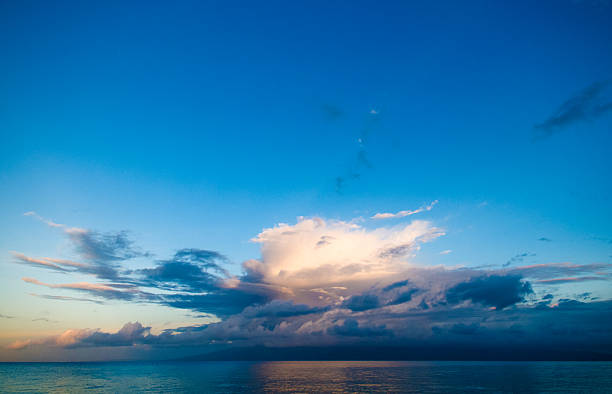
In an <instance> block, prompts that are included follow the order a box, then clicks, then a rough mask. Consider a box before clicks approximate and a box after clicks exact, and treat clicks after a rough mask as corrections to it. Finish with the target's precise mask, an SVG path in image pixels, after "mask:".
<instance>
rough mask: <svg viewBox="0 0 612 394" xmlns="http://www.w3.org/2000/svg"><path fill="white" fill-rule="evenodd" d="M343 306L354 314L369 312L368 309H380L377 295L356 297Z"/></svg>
mask: <svg viewBox="0 0 612 394" xmlns="http://www.w3.org/2000/svg"><path fill="white" fill-rule="evenodd" d="M342 306H343V307H344V308H348V309H350V310H352V311H353V312H358V311H367V310H368V309H374V308H378V307H379V306H380V301H379V300H378V297H377V296H376V295H375V294H363V295H354V296H352V297H350V298H349V299H348V300H346V301H345V302H344V303H343V304H342Z"/></svg>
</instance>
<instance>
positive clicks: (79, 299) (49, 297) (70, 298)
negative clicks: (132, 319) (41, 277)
mask: <svg viewBox="0 0 612 394" xmlns="http://www.w3.org/2000/svg"><path fill="white" fill-rule="evenodd" d="M29 294H30V295H31V296H33V297H38V298H45V299H48V300H60V301H83V302H93V303H95V304H104V302H102V301H100V300H94V299H91V298H79V297H68V296H58V295H49V294H36V293H29Z"/></svg>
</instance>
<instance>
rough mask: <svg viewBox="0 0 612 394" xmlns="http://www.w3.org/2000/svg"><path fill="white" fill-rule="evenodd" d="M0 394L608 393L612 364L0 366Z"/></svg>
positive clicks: (334, 363)
mask: <svg viewBox="0 0 612 394" xmlns="http://www.w3.org/2000/svg"><path fill="white" fill-rule="evenodd" d="M0 392H3V393H5V392H6V393H24V392H38V393H49V392H51V393H57V392H61V393H66V392H69V393H79V392H94V393H97V392H100V393H123V392H134V393H143V392H166V393H245V392H246V393H257V392H270V393H285V392H288V393H317V392H326V393H361V392H363V393H468V392H470V393H473V392H477V393H481V392H482V393H505V392H508V393H510V392H513V393H532V392H533V393H558V392H572V393H606V392H607V393H612V362H449V361H445V362H420V361H419V362H412V361H392V362H384V361H346V362H345V361H322V362H317V361H286V362H280V361H274V362H247V361H244V362H234V361H202V362H185V361H181V362H108V363H0Z"/></svg>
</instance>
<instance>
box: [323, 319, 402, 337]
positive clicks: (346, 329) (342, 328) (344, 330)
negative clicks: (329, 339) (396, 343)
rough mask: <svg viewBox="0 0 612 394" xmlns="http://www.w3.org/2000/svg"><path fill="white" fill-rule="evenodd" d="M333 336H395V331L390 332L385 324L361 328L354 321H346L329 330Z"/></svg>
mask: <svg viewBox="0 0 612 394" xmlns="http://www.w3.org/2000/svg"><path fill="white" fill-rule="evenodd" d="M327 332H328V333H330V334H332V335H339V336H345V337H367V338H372V337H379V336H393V331H391V330H388V329H387V327H386V326H385V325H384V324H381V325H379V326H360V325H359V322H358V321H357V320H354V319H346V320H345V321H344V322H343V323H342V324H341V325H337V326H333V327H330V328H329V329H328V330H327Z"/></svg>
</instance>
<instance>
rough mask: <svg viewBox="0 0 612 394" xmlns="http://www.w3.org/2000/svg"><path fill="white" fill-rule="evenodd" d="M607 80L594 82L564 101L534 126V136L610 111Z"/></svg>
mask: <svg viewBox="0 0 612 394" xmlns="http://www.w3.org/2000/svg"><path fill="white" fill-rule="evenodd" d="M608 85H609V83H608V81H602V82H595V83H593V84H591V85H590V86H588V87H586V88H585V89H583V90H582V91H580V92H579V93H577V94H576V95H575V96H573V97H571V98H570V99H568V100H567V101H565V102H564V103H563V104H562V105H561V106H560V107H559V108H558V109H557V110H556V111H555V112H554V113H553V114H552V115H551V116H550V117H548V119H546V120H545V121H544V122H542V123H539V124H536V125H535V126H534V129H535V132H536V134H535V136H536V138H545V137H549V136H551V135H553V134H554V133H556V132H558V131H560V130H562V129H563V128H565V127H568V126H570V125H573V124H575V123H579V122H584V121H588V120H593V119H596V118H599V117H601V116H603V115H605V114H607V113H609V112H611V111H612V101H610V100H609V99H607V98H605V97H604V96H603V93H604V92H605V90H606V89H607V87H608Z"/></svg>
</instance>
